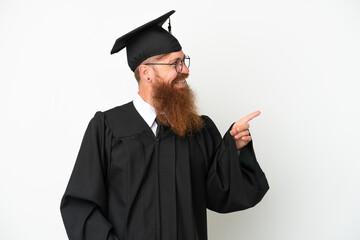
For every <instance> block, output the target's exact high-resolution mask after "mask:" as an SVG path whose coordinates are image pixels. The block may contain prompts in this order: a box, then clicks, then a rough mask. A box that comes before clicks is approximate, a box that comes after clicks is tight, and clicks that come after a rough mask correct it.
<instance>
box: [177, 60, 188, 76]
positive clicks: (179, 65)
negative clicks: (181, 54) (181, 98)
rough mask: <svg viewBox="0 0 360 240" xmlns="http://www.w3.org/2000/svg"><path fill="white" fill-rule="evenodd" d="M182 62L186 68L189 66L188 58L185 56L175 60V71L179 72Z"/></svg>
mask: <svg viewBox="0 0 360 240" xmlns="http://www.w3.org/2000/svg"><path fill="white" fill-rule="evenodd" d="M183 64H185V66H186V67H187V68H189V67H190V58H189V57H185V58H184V60H177V61H176V65H175V68H176V72H178V73H181V71H182V68H183Z"/></svg>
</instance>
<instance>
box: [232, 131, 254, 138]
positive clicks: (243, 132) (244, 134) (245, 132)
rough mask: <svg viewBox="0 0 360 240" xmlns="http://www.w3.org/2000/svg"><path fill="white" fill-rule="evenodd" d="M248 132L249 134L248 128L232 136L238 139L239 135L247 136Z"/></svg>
mask: <svg viewBox="0 0 360 240" xmlns="http://www.w3.org/2000/svg"><path fill="white" fill-rule="evenodd" d="M249 134H250V132H249V130H245V131H242V132H240V133H238V134H236V135H235V137H234V138H235V139H239V138H241V137H245V136H249Z"/></svg>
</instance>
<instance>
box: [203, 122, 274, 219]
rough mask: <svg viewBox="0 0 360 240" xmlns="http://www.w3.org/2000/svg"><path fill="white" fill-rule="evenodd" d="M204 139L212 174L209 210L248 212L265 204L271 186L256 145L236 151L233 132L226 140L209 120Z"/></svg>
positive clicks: (207, 185)
mask: <svg viewBox="0 0 360 240" xmlns="http://www.w3.org/2000/svg"><path fill="white" fill-rule="evenodd" d="M203 118H204V122H205V132H204V135H205V136H204V138H205V141H206V142H207V151H208V152H207V156H208V159H209V160H208V161H209V164H208V173H207V180H206V205H207V208H208V209H210V210H213V211H215V212H219V213H228V212H234V211H239V210H243V209H247V208H250V207H253V206H255V205H256V204H257V203H259V202H260V201H261V199H262V198H263V196H264V195H265V193H266V192H267V190H268V189H269V185H268V182H267V179H266V177H265V174H264V172H263V171H262V170H261V168H260V166H259V164H258V162H257V160H256V157H255V153H254V149H253V144H252V141H250V142H249V143H248V144H247V145H246V146H245V147H243V148H242V149H241V150H240V154H239V153H238V151H237V149H236V144H235V141H234V139H233V137H232V136H231V135H230V130H231V127H232V126H231V127H230V128H229V130H228V131H227V132H226V133H225V135H224V137H223V138H221V135H220V133H219V131H218V129H217V128H216V126H215V124H214V123H213V122H212V120H211V119H210V118H208V117H207V116H203Z"/></svg>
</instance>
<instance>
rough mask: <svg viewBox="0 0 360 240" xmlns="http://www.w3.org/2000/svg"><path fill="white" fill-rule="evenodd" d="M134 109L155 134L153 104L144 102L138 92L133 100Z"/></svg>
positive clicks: (155, 124) (155, 125)
mask: <svg viewBox="0 0 360 240" xmlns="http://www.w3.org/2000/svg"><path fill="white" fill-rule="evenodd" d="M133 104H134V107H135V109H136V111H138V113H139V114H140V116H141V117H142V118H143V119H144V121H145V122H146V123H147V125H149V127H150V128H151V130H152V131H153V133H154V135H155V136H156V129H157V123H156V121H155V118H156V112H155V109H154V107H153V106H151V105H150V104H148V103H147V102H145V101H144V100H143V99H142V97H140V95H139V94H136V97H135V99H134V101H133Z"/></svg>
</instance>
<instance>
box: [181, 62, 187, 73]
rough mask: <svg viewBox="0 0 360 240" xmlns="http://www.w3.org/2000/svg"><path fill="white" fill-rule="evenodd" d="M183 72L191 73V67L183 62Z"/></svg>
mask: <svg viewBox="0 0 360 240" xmlns="http://www.w3.org/2000/svg"><path fill="white" fill-rule="evenodd" d="M181 73H189V68H188V67H187V66H186V65H185V64H183V68H182V71H181Z"/></svg>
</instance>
